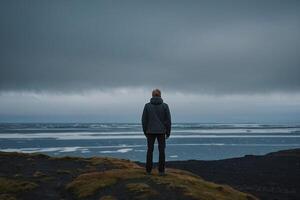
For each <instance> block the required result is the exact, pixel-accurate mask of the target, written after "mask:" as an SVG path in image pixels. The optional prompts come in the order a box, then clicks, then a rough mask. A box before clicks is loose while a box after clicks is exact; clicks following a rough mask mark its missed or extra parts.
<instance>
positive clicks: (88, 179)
mask: <svg viewBox="0 0 300 200" xmlns="http://www.w3.org/2000/svg"><path fill="white" fill-rule="evenodd" d="M114 187H116V188H118V190H114V189H113V188H114ZM108 188H109V190H108ZM157 188H159V190H157ZM67 189H68V190H69V191H71V192H72V193H73V194H74V197H75V198H77V199H85V198H91V197H95V198H96V197H100V198H101V195H104V196H106V195H114V196H117V197H120V196H121V198H122V194H123V195H124V194H126V195H128V196H131V197H132V199H152V198H154V197H155V199H160V198H161V197H163V199H166V198H167V197H168V196H172V195H171V193H174V192H175V193H177V194H178V196H177V199H205V200H213V199H217V200H243V199H245V200H249V199H256V198H255V197H253V196H251V195H248V194H245V193H242V192H239V191H237V190H234V189H232V188H231V187H229V186H224V185H217V184H214V183H210V182H207V181H204V180H203V179H202V178H201V177H199V176H196V175H194V174H192V173H189V172H185V171H183V170H175V169H168V172H167V175H166V176H159V175H158V174H157V173H153V174H152V175H146V174H145V172H144V169H143V168H140V167H139V166H134V168H125V169H112V170H108V171H104V172H93V173H85V174H82V175H80V176H78V177H77V178H76V179H75V180H74V181H72V182H71V183H70V184H68V185H67ZM110 192H112V193H110Z"/></svg>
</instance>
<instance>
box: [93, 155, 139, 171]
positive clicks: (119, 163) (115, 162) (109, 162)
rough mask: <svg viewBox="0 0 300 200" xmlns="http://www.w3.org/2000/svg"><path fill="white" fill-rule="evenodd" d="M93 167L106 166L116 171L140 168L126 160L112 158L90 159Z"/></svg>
mask: <svg viewBox="0 0 300 200" xmlns="http://www.w3.org/2000/svg"><path fill="white" fill-rule="evenodd" d="M89 162H90V164H91V165H94V166H95V165H106V166H109V167H111V168H115V169H124V168H126V169H132V168H140V166H139V165H137V164H135V163H133V162H131V161H129V160H125V159H117V158H110V157H93V158H91V159H89Z"/></svg>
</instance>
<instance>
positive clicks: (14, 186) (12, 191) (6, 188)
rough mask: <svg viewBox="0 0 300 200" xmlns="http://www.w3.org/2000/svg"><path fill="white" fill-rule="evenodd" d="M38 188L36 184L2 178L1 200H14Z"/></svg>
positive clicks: (0, 182)
mask: <svg viewBox="0 0 300 200" xmlns="http://www.w3.org/2000/svg"><path fill="white" fill-rule="evenodd" d="M36 187H38V185H37V184H36V183H34V182H29V181H23V180H15V179H9V178H4V177H0V200H2V199H3V200H10V199H11V200H14V199H16V196H20V195H22V193H24V192H29V191H30V190H33V189H35V188H36Z"/></svg>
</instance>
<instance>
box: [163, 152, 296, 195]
mask: <svg viewBox="0 0 300 200" xmlns="http://www.w3.org/2000/svg"><path fill="white" fill-rule="evenodd" d="M167 166H168V167H172V168H177V169H183V170H187V171H190V172H192V173H194V174H197V175H199V176H201V177H203V178H204V179H205V180H208V181H213V182H215V183H219V184H227V185H230V186H232V187H233V188H235V189H237V190H240V191H244V192H248V193H251V194H253V195H255V196H257V197H258V198H260V199H262V200H275V199H278V200H299V199H300V149H292V150H286V151H279V152H274V153H270V154H266V155H264V156H253V155H248V156H245V157H241V158H232V159H225V160H216V161H198V160H189V161H172V162H168V163H167Z"/></svg>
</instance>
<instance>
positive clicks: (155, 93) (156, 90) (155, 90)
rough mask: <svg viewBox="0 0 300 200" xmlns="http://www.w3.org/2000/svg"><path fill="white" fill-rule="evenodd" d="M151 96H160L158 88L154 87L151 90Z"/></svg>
mask: <svg viewBox="0 0 300 200" xmlns="http://www.w3.org/2000/svg"><path fill="white" fill-rule="evenodd" d="M152 97H161V92H160V90H159V89H154V90H153V91H152Z"/></svg>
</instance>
